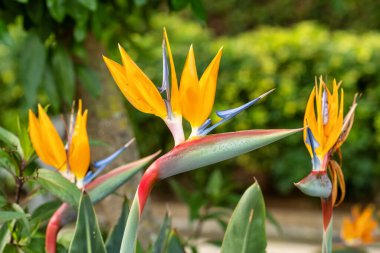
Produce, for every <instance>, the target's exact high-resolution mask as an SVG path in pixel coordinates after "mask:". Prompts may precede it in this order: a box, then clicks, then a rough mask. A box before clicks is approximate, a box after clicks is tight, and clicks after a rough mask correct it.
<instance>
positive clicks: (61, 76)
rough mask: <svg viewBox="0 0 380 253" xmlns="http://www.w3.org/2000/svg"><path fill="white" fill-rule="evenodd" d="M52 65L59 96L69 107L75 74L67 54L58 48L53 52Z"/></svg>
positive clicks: (73, 90)
mask: <svg viewBox="0 0 380 253" xmlns="http://www.w3.org/2000/svg"><path fill="white" fill-rule="evenodd" d="M52 65H53V73H54V77H55V82H56V84H57V87H58V90H59V94H60V95H61V96H62V98H63V101H65V102H66V104H68V105H71V103H72V100H73V97H74V92H75V72H74V66H73V62H72V60H71V58H70V55H69V53H68V52H67V51H66V50H65V49H63V48H61V47H58V48H57V49H56V50H55V51H54V54H53V58H52Z"/></svg>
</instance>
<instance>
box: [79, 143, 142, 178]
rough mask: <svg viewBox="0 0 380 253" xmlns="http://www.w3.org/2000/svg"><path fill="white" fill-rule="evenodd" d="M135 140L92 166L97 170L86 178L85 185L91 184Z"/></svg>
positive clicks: (89, 173) (90, 172)
mask: <svg viewBox="0 0 380 253" xmlns="http://www.w3.org/2000/svg"><path fill="white" fill-rule="evenodd" d="M134 141H135V139H134V138H133V139H132V140H130V141H129V142H128V143H126V144H125V145H124V146H123V147H121V148H119V149H118V150H116V151H115V152H114V153H113V154H111V155H110V156H108V157H106V158H104V159H102V160H99V161H96V162H94V163H93V164H92V167H93V168H94V169H95V171H89V172H88V173H87V174H86V176H85V178H84V184H88V183H89V182H91V181H92V180H93V179H94V178H95V177H96V176H97V175H99V173H101V172H102V171H103V170H104V168H105V167H107V165H109V164H110V163H111V162H112V161H113V160H115V159H116V158H117V157H118V156H119V155H120V154H121V153H122V152H123V151H124V150H126V149H127V148H128V146H129V145H131V143H132V142H134Z"/></svg>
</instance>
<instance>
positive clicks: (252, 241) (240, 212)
mask: <svg viewBox="0 0 380 253" xmlns="http://www.w3.org/2000/svg"><path fill="white" fill-rule="evenodd" d="M266 245H267V241H266V233H265V203H264V198H263V195H262V193H261V190H260V186H259V184H258V183H257V182H255V183H254V184H253V185H252V186H251V187H249V188H248V189H247V190H246V191H245V193H244V194H243V196H242V197H241V199H240V201H239V203H238V205H237V206H236V208H235V210H234V212H233V214H232V217H231V220H230V222H229V224H228V226H227V230H226V233H225V235H224V239H223V244H222V251H221V253H230V252H234V253H251V252H255V253H264V252H265V248H266Z"/></svg>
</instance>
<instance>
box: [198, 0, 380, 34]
mask: <svg viewBox="0 0 380 253" xmlns="http://www.w3.org/2000/svg"><path fill="white" fill-rule="evenodd" d="M204 5H205V7H206V11H207V14H208V22H207V23H208V24H209V26H211V27H212V28H213V30H214V31H216V32H217V33H218V34H226V33H228V34H237V33H239V32H243V31H246V30H249V29H252V28H254V27H257V26H260V25H274V26H290V25H294V24H296V23H298V22H302V21H305V20H316V21H318V22H319V23H321V24H323V25H325V26H327V27H329V28H331V29H348V30H352V29H354V30H360V31H368V30H374V29H375V30H378V29H380V18H379V11H378V10H379V8H380V2H379V1H373V0H319V1H313V0H239V1H236V0H219V1H213V0H204Z"/></svg>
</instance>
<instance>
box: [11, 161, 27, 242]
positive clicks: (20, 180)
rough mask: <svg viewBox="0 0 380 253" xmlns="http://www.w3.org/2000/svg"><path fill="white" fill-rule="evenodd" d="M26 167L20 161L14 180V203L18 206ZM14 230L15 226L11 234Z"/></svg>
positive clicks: (23, 162)
mask: <svg viewBox="0 0 380 253" xmlns="http://www.w3.org/2000/svg"><path fill="white" fill-rule="evenodd" d="M25 167H26V163H25V161H24V160H22V161H21V164H20V170H19V173H18V175H16V176H15V180H16V198H15V202H16V204H20V199H21V191H22V187H23V186H24V169H25ZM15 229H16V224H14V225H13V228H12V234H13V233H14V231H15ZM13 241H14V238H13V236H11V240H10V243H11V244H12V243H13Z"/></svg>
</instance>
